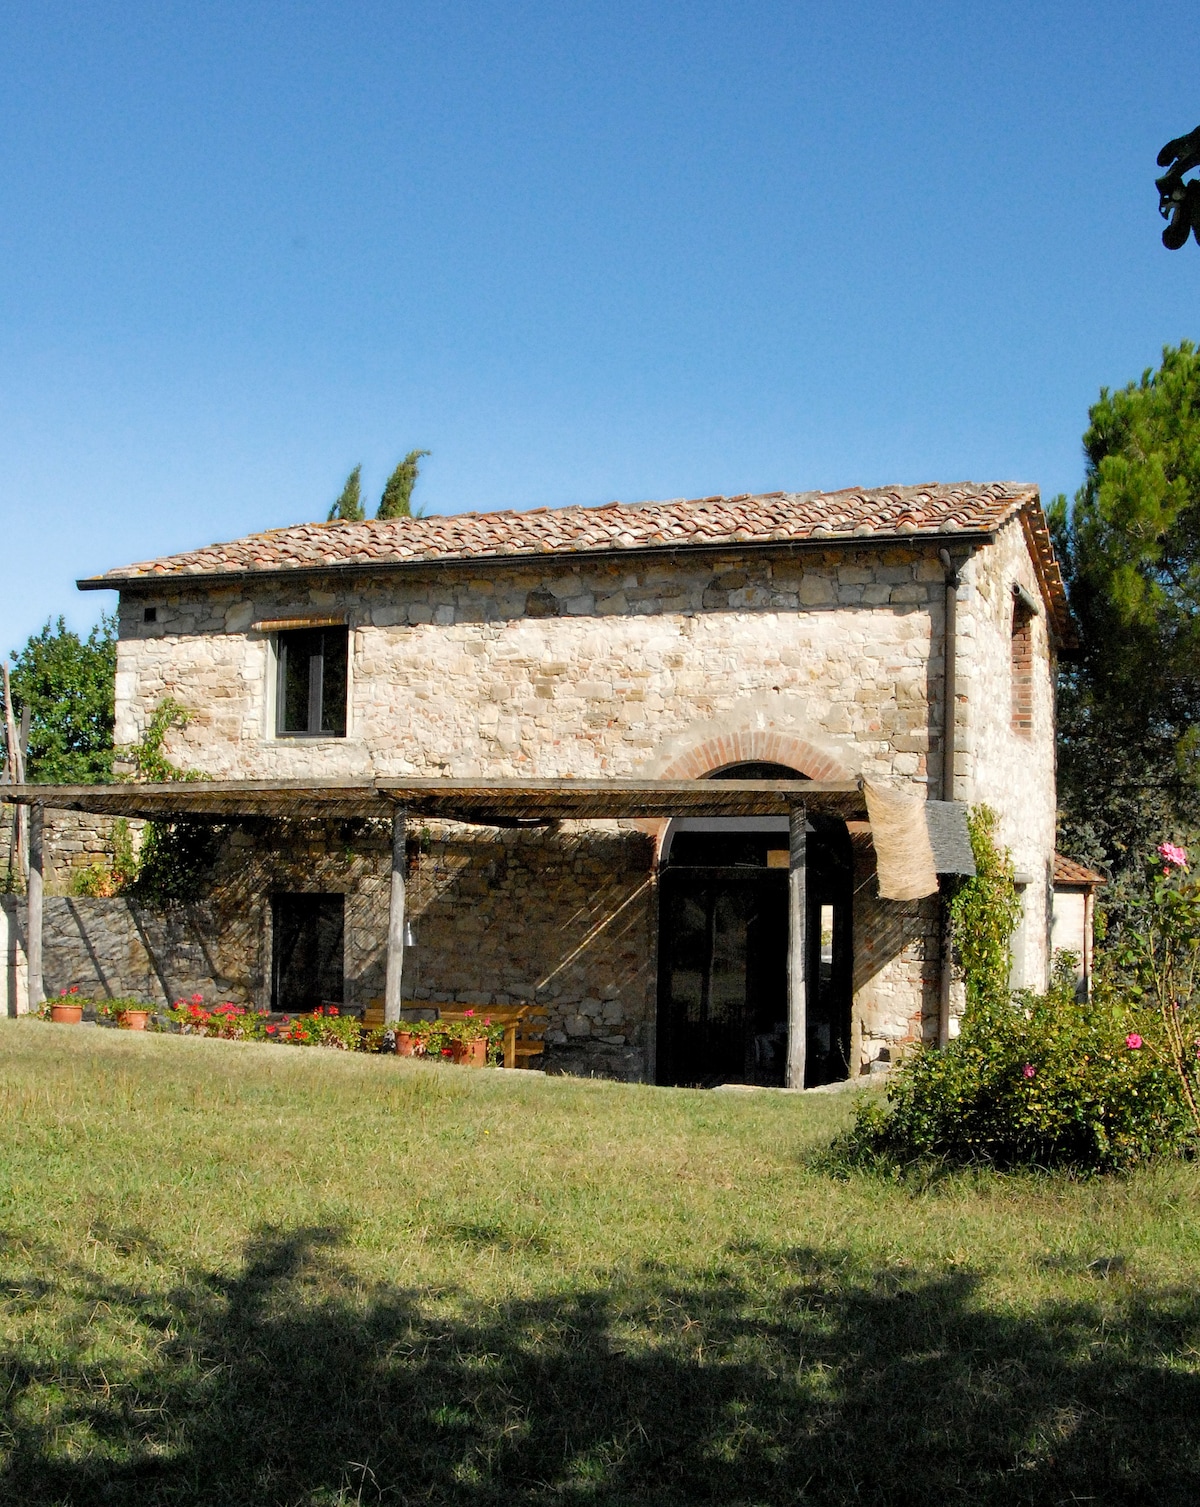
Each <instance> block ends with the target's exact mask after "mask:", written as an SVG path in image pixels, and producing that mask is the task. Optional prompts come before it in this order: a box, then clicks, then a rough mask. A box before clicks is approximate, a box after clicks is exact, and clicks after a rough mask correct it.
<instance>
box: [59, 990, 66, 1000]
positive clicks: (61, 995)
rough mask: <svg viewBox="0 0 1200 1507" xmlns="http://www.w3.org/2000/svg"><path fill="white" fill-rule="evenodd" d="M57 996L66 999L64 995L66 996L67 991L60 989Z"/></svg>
mask: <svg viewBox="0 0 1200 1507" xmlns="http://www.w3.org/2000/svg"><path fill="white" fill-rule="evenodd" d="M58 997H59V999H66V997H67V991H66V990H65V989H60V990H59V991H58Z"/></svg>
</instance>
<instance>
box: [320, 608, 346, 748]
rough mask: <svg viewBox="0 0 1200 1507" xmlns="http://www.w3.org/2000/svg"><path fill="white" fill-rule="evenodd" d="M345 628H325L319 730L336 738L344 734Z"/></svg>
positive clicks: (342, 736)
mask: <svg viewBox="0 0 1200 1507" xmlns="http://www.w3.org/2000/svg"><path fill="white" fill-rule="evenodd" d="M348 638H349V635H348V633H347V632H346V630H345V628H326V630H325V673H324V676H323V694H322V698H321V731H322V732H323V733H332V734H333V735H334V736H335V737H337V738H344V737H345V736H346V645H347V640H348Z"/></svg>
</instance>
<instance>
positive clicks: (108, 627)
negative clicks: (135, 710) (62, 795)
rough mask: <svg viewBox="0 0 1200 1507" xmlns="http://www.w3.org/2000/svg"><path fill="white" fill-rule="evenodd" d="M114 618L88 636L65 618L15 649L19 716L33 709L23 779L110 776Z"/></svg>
mask: <svg viewBox="0 0 1200 1507" xmlns="http://www.w3.org/2000/svg"><path fill="white" fill-rule="evenodd" d="M116 639H117V634H116V617H115V616H111V617H103V618H101V620H100V622H99V623H98V624H97V625H96V627H95V628H93V629H92V631H91V633H89V634H88V636H87V638H80V637H79V635H78V634H77V633H72V632H71V630H70V629H69V628H68V627H67V625H66V623H65V622H64V621H63V619H62V618H61V617H60V618H59V619H58V622H57V623H55V624H51V623H50V622H47V623H46V625H45V627H44V628H43V629H42V631H41V632H40V633H35V634H34V635H33V636H32V637H31V638H30V639H29V641H28V643H26V645H25V647H24V648H23V649H22V650H21V651H20V652H19V653H17V652H16V651H14V652H13V655H12V672H11V678H12V691H13V702H14V705H15V708H16V712H17V717H18V720H19V718H20V712H21V709H22V708H24V707H26V706H28V708H29V711H30V727H29V751H28V753H27V754H26V758H25V774H26V778H27V779H28V780H31V781H35V782H37V783H39V784H43V785H45V784H53V785H91V784H97V783H103V782H105V781H108V780H111V779H112V761H113V743H112V735H113V692H114V680H115V676H116V669H117V641H116Z"/></svg>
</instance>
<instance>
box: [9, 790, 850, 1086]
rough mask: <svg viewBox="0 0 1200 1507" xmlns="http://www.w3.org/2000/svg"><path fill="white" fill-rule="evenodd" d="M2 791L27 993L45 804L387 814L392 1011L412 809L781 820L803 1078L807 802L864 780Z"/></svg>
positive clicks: (186, 814) (844, 810)
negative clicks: (24, 891) (16, 867)
mask: <svg viewBox="0 0 1200 1507" xmlns="http://www.w3.org/2000/svg"><path fill="white" fill-rule="evenodd" d="M0 801H7V802H10V803H17V804H21V805H26V806H28V807H29V808H30V822H29V891H28V902H29V919H28V942H27V958H28V977H29V984H28V992H29V1001H30V1004H31V1006H32V1005H37V1004H40V1003H41V1002H42V999H43V997H44V990H43V984H42V912H43V893H44V858H43V820H44V813H45V811H47V810H65V811H88V812H93V813H96V814H99V815H103V816H124V817H134V818H143V819H147V820H151V821H178V820H180V819H182V818H188V819H192V820H201V821H211V822H236V821H238V820H239V819H242V818H247V817H274V818H277V819H280V820H284V819H289V820H312V819H320V818H326V819H334V820H346V819H353V818H363V817H366V818H385V819H389V820H390V822H391V831H392V859H391V890H390V903H389V915H388V935H387V985H386V993H385V1006H384V1018H385V1020H386V1021H388V1022H394V1021H397V1020H399V1019H400V1013H401V1005H402V997H401V979H402V977H403V970H404V908H405V866H406V864H405V844H406V838H407V823H408V817H409V816H410V815H412V816H421V817H432V818H440V819H443V820H446V821H455V822H464V823H471V824H474V825H478V826H489V827H512V826H525V825H544V824H549V823H552V822H559V821H612V820H648V819H649V820H653V819H664V818H670V817H683V816H690V817H753V816H759V817H761V816H776V817H780V816H782V817H786V818H787V819H788V829H789V842H788V850H789V858H788V1061H787V1083H788V1085H789V1087H800V1086H802V1085H803V1083H804V1056H805V1037H806V1020H805V1017H806V980H805V961H804V960H805V945H804V942H805V938H804V925H805V910H806V905H805V831H806V823H807V819H808V816H809V814H810V813H812V814H821V815H829V816H836V817H841V818H843V819H855V818H863V817H865V816H866V814H867V807H866V800H865V796H864V794H863V790H862V787H861V784H860V783H858V782H851V781H845V782H842V781H820V780H712V779H707V780H622V779H607V780H587V779H549V780H479V779H475V780H454V779H387V778H374V779H359V780H338V781H321V780H196V781H189V782H172V783H165V784H134V783H120V784H113V785H3V786H0Z"/></svg>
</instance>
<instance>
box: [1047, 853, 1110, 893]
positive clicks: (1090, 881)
mask: <svg viewBox="0 0 1200 1507" xmlns="http://www.w3.org/2000/svg"><path fill="white" fill-rule="evenodd" d="M1054 882H1055V884H1081V885H1088V886H1095V885H1099V884H1107V883H1108V880H1107V879H1105V877H1104V875H1103V874H1097V873H1096V871H1095V869H1089V868H1085V867H1084V865H1083V864H1081V863H1076V862H1075V860H1074V859H1073V858H1064V857H1063V855H1062V854H1061V853H1055V855H1054Z"/></svg>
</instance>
